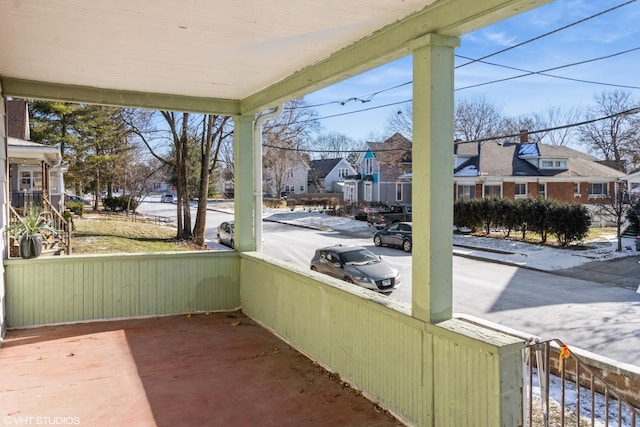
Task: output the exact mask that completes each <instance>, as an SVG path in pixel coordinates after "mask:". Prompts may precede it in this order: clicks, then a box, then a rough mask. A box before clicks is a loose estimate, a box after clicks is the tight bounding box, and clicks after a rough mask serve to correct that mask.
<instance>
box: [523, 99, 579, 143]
mask: <svg viewBox="0 0 640 427" xmlns="http://www.w3.org/2000/svg"><path fill="white" fill-rule="evenodd" d="M580 116H581V113H580V111H579V110H578V109H577V108H575V107H571V108H561V107H549V108H547V109H546V110H545V111H544V112H542V113H536V114H534V115H533V120H534V127H533V129H550V130H548V131H546V132H540V133H538V135H539V138H540V141H541V142H544V143H545V144H549V145H555V146H561V147H566V146H569V145H571V144H572V143H574V142H575V141H574V138H575V137H576V128H575V127H564V126H565V125H568V124H571V123H576V122H578V121H580ZM559 127H561V129H556V128H559Z"/></svg>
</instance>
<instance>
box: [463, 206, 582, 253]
mask: <svg viewBox="0 0 640 427" xmlns="http://www.w3.org/2000/svg"><path fill="white" fill-rule="evenodd" d="M453 223H454V225H456V226H457V227H465V228H469V229H471V230H472V231H477V230H478V229H480V228H482V229H484V231H485V233H487V234H489V232H490V231H491V230H492V229H494V230H495V229H499V230H503V231H504V233H505V235H506V236H507V237H509V235H510V233H511V232H512V231H518V232H520V233H522V239H523V240H524V239H525V238H526V234H527V232H533V233H537V234H539V235H540V237H541V239H542V242H543V243H545V242H546V241H547V237H548V236H549V235H553V236H555V237H556V238H557V239H558V243H559V244H560V245H561V246H563V247H566V246H568V245H569V244H570V243H571V242H576V241H580V240H582V239H584V238H585V237H586V236H587V233H588V232H589V226H590V225H591V217H590V215H589V211H588V210H587V208H586V207H584V206H583V205H581V204H578V203H562V202H558V201H555V200H549V199H542V198H538V199H530V198H527V199H516V200H511V199H499V198H483V199H470V200H459V201H457V202H455V204H454V208H453Z"/></svg>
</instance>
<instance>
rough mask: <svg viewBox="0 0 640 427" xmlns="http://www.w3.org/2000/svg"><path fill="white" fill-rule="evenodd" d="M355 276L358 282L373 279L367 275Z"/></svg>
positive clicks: (367, 281)
mask: <svg viewBox="0 0 640 427" xmlns="http://www.w3.org/2000/svg"><path fill="white" fill-rule="evenodd" d="M353 278H354V279H355V280H356V281H358V282H366V283H369V282H371V279H369V278H368V277H367V276H353Z"/></svg>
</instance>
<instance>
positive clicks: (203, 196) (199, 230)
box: [193, 115, 233, 246]
mask: <svg viewBox="0 0 640 427" xmlns="http://www.w3.org/2000/svg"><path fill="white" fill-rule="evenodd" d="M230 119H231V118H230V117H228V116H217V115H205V116H203V118H202V134H201V139H200V187H199V194H198V209H197V214H196V223H195V225H194V226H193V241H194V243H195V244H196V245H198V246H204V244H205V243H204V240H205V231H206V222H207V203H208V200H207V199H208V195H209V179H210V177H211V174H212V173H213V171H214V170H215V169H216V165H217V161H218V155H219V153H220V149H221V147H222V145H223V142H224V141H225V140H226V139H227V138H229V137H230V136H231V135H232V134H233V129H232V128H230V127H229V126H227V125H228V123H229V122H230Z"/></svg>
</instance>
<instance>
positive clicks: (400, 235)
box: [373, 222, 413, 252]
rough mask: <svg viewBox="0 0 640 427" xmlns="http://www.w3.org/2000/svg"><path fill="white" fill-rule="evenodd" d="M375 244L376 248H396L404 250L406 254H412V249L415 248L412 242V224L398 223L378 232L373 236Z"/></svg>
mask: <svg viewBox="0 0 640 427" xmlns="http://www.w3.org/2000/svg"><path fill="white" fill-rule="evenodd" d="M373 243H374V244H375V245H376V246H394V247H396V248H402V250H404V251H405V252H411V247H412V246H413V244H412V240H411V223H410V222H396V223H395V224H391V225H389V226H387V227H386V228H384V229H382V230H379V231H377V232H376V234H375V235H374V236H373Z"/></svg>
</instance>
